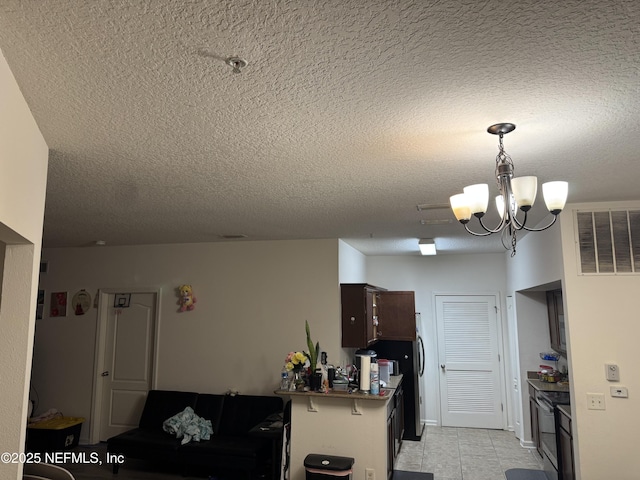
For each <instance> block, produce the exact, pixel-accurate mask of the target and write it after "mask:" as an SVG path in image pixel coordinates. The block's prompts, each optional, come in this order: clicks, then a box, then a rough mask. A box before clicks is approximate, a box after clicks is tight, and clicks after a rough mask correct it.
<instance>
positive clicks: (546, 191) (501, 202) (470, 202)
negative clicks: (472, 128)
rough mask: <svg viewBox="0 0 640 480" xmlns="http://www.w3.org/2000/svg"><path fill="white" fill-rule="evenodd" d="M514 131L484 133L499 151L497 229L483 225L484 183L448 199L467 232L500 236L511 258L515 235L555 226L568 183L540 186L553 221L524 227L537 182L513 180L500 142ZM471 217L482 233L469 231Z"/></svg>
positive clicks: (506, 127)
mask: <svg viewBox="0 0 640 480" xmlns="http://www.w3.org/2000/svg"><path fill="white" fill-rule="evenodd" d="M515 128H516V126H515V125H514V124H512V123H497V124H495V125H491V126H490V127H489V128H488V129H487V132H489V133H491V134H493V135H498V137H499V151H498V156H497V157H496V182H497V185H498V190H499V191H500V195H498V196H497V197H496V208H497V209H498V213H499V214H500V222H499V223H498V225H497V226H496V227H495V228H488V227H487V226H486V225H485V224H484V222H483V221H482V217H483V216H484V214H485V213H486V212H487V207H488V205H489V185H487V184H486V183H482V184H477V185H469V186H468V187H465V188H464V189H463V192H464V193H459V194H458V195H453V196H452V197H451V198H450V202H451V209H452V210H453V213H454V215H455V216H456V219H458V221H459V222H460V223H461V224H463V225H464V228H465V229H466V230H467V232H469V233H470V234H471V235H475V236H478V237H486V236H487V235H491V234H493V233H500V234H501V239H502V245H503V246H504V248H505V249H506V250H511V256H512V257H513V256H514V255H515V254H516V233H517V232H519V231H520V230H526V231H529V232H541V231H542V230H546V229H547V228H549V227H550V226H551V225H553V224H554V223H556V220H557V219H558V214H559V213H560V212H561V211H562V209H563V208H564V205H565V203H566V201H567V193H568V183H567V182H547V183H543V184H542V195H543V197H544V201H545V204H546V206H547V209H548V210H549V213H551V214H552V215H553V219H552V220H551V222H550V223H549V224H548V225H547V226H545V227H541V228H532V227H528V226H527V213H528V212H529V210H530V209H531V207H532V206H533V203H534V202H535V200H536V192H537V190H538V179H537V178H536V177H533V176H528V177H514V176H513V160H511V157H510V156H509V155H507V153H506V152H505V151H504V146H503V144H502V138H503V137H504V136H505V135H506V134H507V133H509V132H513V131H514V130H515ZM518 209H520V210H521V211H522V212H523V215H522V216H521V219H519V218H518V217H517V214H518ZM472 215H473V216H475V217H476V218H477V219H478V222H479V224H480V227H482V230H483V231H481V232H474V231H473V230H471V229H470V228H469V225H468V223H469V221H470V220H471V216H472Z"/></svg>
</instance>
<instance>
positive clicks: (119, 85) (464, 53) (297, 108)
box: [0, 0, 640, 253]
mask: <svg viewBox="0 0 640 480" xmlns="http://www.w3.org/2000/svg"><path fill="white" fill-rule="evenodd" d="M639 4H640V2H636V1H635V0H619V1H615V2H598V1H592V0H587V1H581V0H569V1H565V2H552V1H550V0H540V1H536V2H531V1H514V2H499V1H496V0H488V1H477V0H473V1H471V0H468V1H458V2H439V1H408V0H395V1H373V0H370V1H366V0H347V1H344V0H343V1H327V2H322V3H317V2H309V1H299V0H289V1H287V0H282V1H278V0H273V1H269V2H267V1H259V0H254V1H249V0H236V1H218V2H208V1H185V0H182V1H177V0H153V1H152V0H148V1H135V2H131V1H128V0H127V1H124V0H122V1H101V2H87V1H85V0H70V1H64V2H41V1H36V0H28V1H19V0H5V1H3V2H1V3H0V49H1V50H2V53H3V54H4V56H5V58H6V59H7V62H8V63H9V65H10V67H11V69H12V72H13V74H14V75H15V77H16V80H17V81H18V84H19V85H20V86H21V89H22V92H23V95H24V96H25V98H26V100H27V102H28V103H29V106H30V108H31V110H32V113H33V115H34V117H35V119H36V121H37V122H38V125H39V127H40V129H41V131H42V134H43V135H44V137H45V139H46V141H47V143H48V145H49V148H50V150H51V154H50V169H49V180H48V191H47V206H46V213H45V229H44V245H45V246H48V247H56V246H78V245H87V244H91V243H93V242H94V241H95V240H98V239H101V240H106V241H107V243H108V244H109V245H119V244H150V243H169V242H210V241H222V239H221V238H220V235H224V234H240V233H241V234H246V235H248V239H249V240H262V239H304V238H346V239H352V240H353V244H354V245H364V243H366V242H364V243H363V242H360V243H358V241H357V240H358V239H364V240H367V239H369V238H370V237H373V239H374V241H373V242H377V243H376V245H377V246H376V247H375V248H376V249H377V250H376V252H377V253H417V244H416V242H415V241H414V240H413V239H415V238H419V237H436V238H442V239H443V242H444V240H447V241H448V242H450V243H449V245H451V247H449V249H450V250H452V251H453V250H454V249H456V250H457V249H467V250H468V249H475V250H476V251H477V250H482V251H488V250H493V251H500V250H501V247H500V245H499V243H500V242H499V240H497V239H490V240H487V241H480V240H478V239H471V238H470V237H468V236H466V234H465V233H464V232H463V231H461V230H462V229H461V227H460V225H458V224H456V223H455V222H454V223H452V224H450V225H444V226H443V225H435V226H425V225H421V224H420V220H421V219H438V218H453V216H452V214H451V213H450V212H449V211H447V210H446V209H444V210H436V211H422V212H419V211H417V209H416V205H418V204H424V203H446V202H448V198H449V196H450V195H452V194H454V193H457V192H458V191H460V190H461V189H462V187H463V186H464V185H467V184H470V183H480V182H488V183H490V184H491V185H492V184H493V182H494V179H493V168H494V158H495V155H496V153H497V138H496V137H494V136H492V135H489V134H488V133H486V128H487V127H488V126H489V125H491V124H493V123H497V122H505V121H509V122H512V123H515V124H516V125H517V128H516V131H515V132H514V133H512V134H510V135H508V136H507V137H505V147H506V150H507V152H508V153H510V154H511V156H512V157H513V159H514V162H515V167H516V175H525V174H535V175H538V177H539V182H543V181H548V180H553V179H566V180H569V181H570V182H571V186H570V198H569V200H570V201H571V202H578V201H605V200H626V199H632V198H638V197H637V181H638V178H640V167H639V165H640V163H639V162H638V153H637V152H638V151H640V148H639V147H640V140H639V139H640V135H639V133H640V125H639V120H638V113H637V112H638V111H639V108H638V107H639V101H640V100H639V99H640V95H639V93H640V92H639V91H638V85H640V82H639V81H640V78H639V66H640V45H639V43H640V41H639V38H640V37H639V30H640V27H639V25H640V6H639ZM233 55H237V56H240V57H242V58H244V59H246V60H247V61H248V62H249V65H248V66H247V67H246V68H245V69H243V72H242V73H241V74H234V73H233V72H232V70H231V67H229V66H228V65H226V64H225V58H227V57H229V56H233ZM538 203H542V201H541V199H540V200H539V201H538ZM538 210H539V211H540V213H543V212H544V208H543V206H542V205H540V206H538ZM390 239H393V240H390ZM409 240H410V242H409ZM372 245H373V243H372ZM443 245H445V243H443ZM366 248H367V247H366V246H363V249H365V250H366ZM371 248H373V247H371ZM440 250H441V251H443V249H442V248H440ZM444 251H447V248H446V247H445V249H444ZM468 251H469V250H468Z"/></svg>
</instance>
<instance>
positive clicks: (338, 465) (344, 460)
mask: <svg viewBox="0 0 640 480" xmlns="http://www.w3.org/2000/svg"><path fill="white" fill-rule="evenodd" d="M354 462H355V460H354V459H353V458H350V457H335V456H332V455H322V454H319V453H310V454H309V455H307V457H306V458H305V459H304V466H305V467H306V468H313V469H318V470H330V471H338V470H350V469H351V467H353V463H354Z"/></svg>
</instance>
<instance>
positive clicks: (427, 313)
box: [367, 253, 508, 425]
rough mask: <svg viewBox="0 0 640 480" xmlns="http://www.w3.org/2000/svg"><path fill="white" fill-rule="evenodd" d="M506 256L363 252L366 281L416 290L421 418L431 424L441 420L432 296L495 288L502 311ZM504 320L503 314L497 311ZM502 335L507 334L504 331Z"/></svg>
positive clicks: (478, 291) (479, 291) (477, 291)
mask: <svg viewBox="0 0 640 480" xmlns="http://www.w3.org/2000/svg"><path fill="white" fill-rule="evenodd" d="M505 258H506V257H505V255H504V254H501V253H500V254H482V255H441V256H438V255H436V256H432V257H422V256H380V257H367V282H368V283H370V284H373V285H376V286H378V287H383V288H386V289H388V290H412V291H414V292H415V300H416V312H420V316H421V321H422V325H420V326H419V328H420V332H421V335H422V337H423V340H424V345H425V356H426V359H425V360H426V361H425V373H424V383H423V386H424V388H423V397H424V398H423V406H422V419H423V420H424V421H425V422H426V423H427V424H431V425H438V424H439V422H440V412H439V407H438V405H439V387H438V385H439V368H438V351H437V346H438V345H437V334H436V319H435V306H434V304H433V296H434V294H436V293H442V294H452V293H455V294H471V293H476V294H477V293H482V294H484V293H490V294H495V293H498V294H499V295H500V298H499V305H500V307H499V308H500V311H501V312H503V311H504V301H505V292H506V283H505V278H506V276H505V261H506V260H505ZM499 319H500V321H501V322H502V325H506V315H500V316H499ZM504 338H508V337H507V336H506V335H505V336H504Z"/></svg>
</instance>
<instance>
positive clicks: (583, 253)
mask: <svg viewBox="0 0 640 480" xmlns="http://www.w3.org/2000/svg"><path fill="white" fill-rule="evenodd" d="M575 224H576V228H577V232H576V234H577V239H578V243H579V246H580V248H579V256H580V261H579V264H580V273H582V274H585V275H588V274H603V275H618V274H639V273H640V210H601V211H593V212H585V211H577V212H576V223H575Z"/></svg>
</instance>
